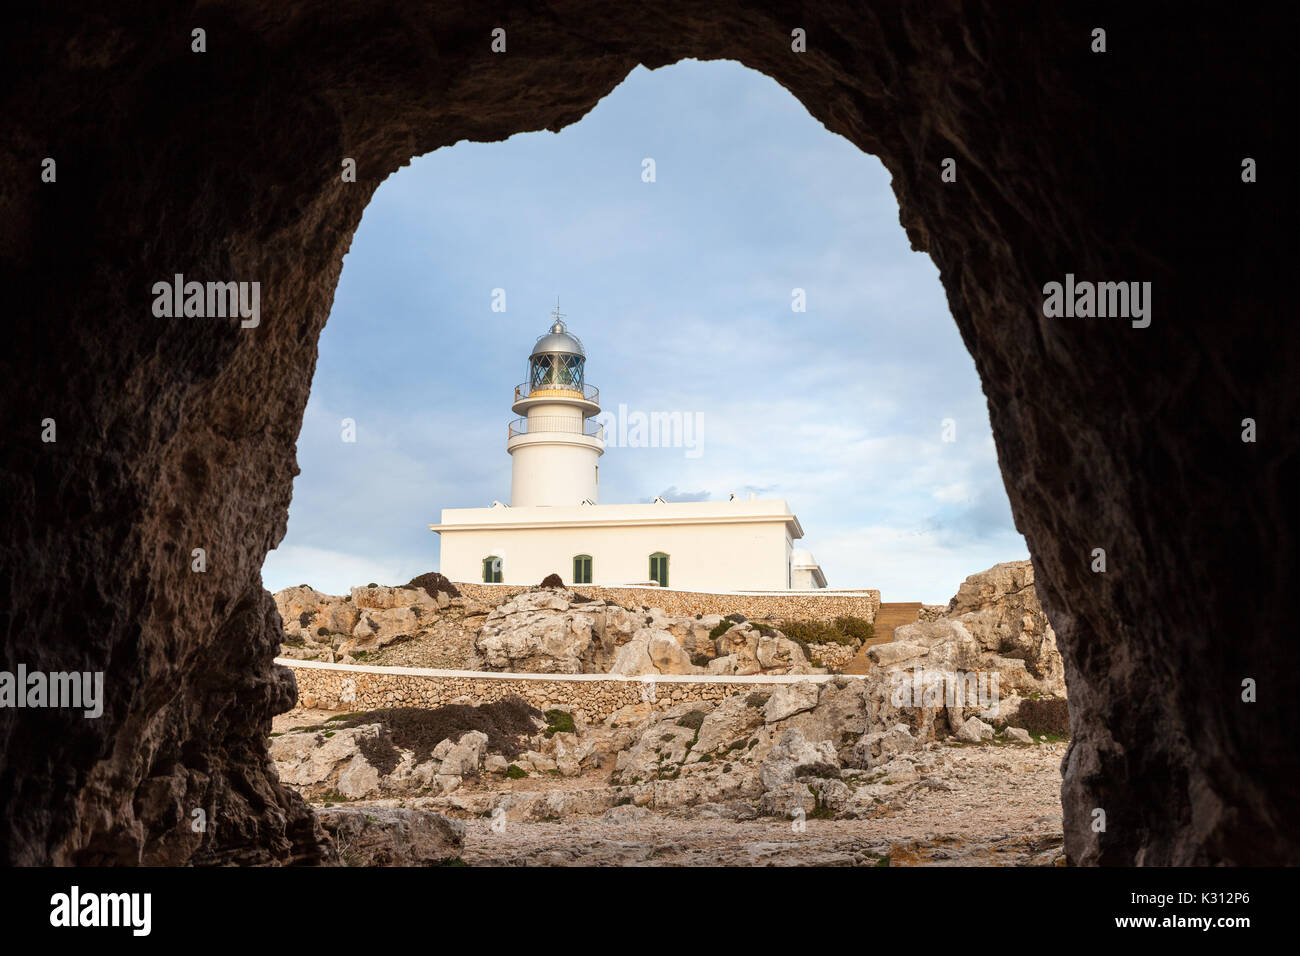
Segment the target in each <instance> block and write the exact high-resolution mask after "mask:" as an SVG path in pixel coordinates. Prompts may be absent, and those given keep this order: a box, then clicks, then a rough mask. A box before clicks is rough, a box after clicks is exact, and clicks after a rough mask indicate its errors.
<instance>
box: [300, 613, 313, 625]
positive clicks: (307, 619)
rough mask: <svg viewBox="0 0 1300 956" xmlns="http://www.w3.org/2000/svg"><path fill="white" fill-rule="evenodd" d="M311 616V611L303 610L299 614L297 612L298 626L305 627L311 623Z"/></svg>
mask: <svg viewBox="0 0 1300 956" xmlns="http://www.w3.org/2000/svg"><path fill="white" fill-rule="evenodd" d="M311 616H312V615H311V611H303V612H302V613H301V614H299V615H298V626H299V627H306V626H307V625H308V624H310V623H311Z"/></svg>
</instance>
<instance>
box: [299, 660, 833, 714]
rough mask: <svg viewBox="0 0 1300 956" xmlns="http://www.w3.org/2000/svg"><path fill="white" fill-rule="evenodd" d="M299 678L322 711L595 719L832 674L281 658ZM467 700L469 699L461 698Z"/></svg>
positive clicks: (305, 699) (303, 692)
mask: <svg viewBox="0 0 1300 956" xmlns="http://www.w3.org/2000/svg"><path fill="white" fill-rule="evenodd" d="M276 663H278V664H283V665H284V666H285V667H288V668H289V669H290V670H292V671H293V673H294V676H295V677H296V678H297V681H298V705H299V706H300V707H307V708H312V709H317V708H319V709H321V710H338V711H366V710H374V709H376V708H380V707H441V706H442V705H444V704H451V703H467V702H469V703H475V704H485V703H489V702H491V701H494V700H500V699H502V698H503V697H511V696H515V697H522V698H523V699H524V700H526V701H528V703H530V704H532V705H533V706H534V707H536V708H538V709H539V710H546V709H548V708H551V707H557V706H560V707H567V708H571V709H572V710H573V712H574V714H575V715H576V716H578V717H579V718H580V719H582V720H584V721H587V722H589V723H591V722H596V721H601V720H604V719H605V718H606V717H608V716H609V715H610V714H612V713H613V712H614V711H616V710H618V709H619V708H620V707H624V706H626V705H628V704H639V703H643V702H645V703H653V704H655V705H656V706H657V707H659V708H660V709H667V708H668V707H671V706H673V705H674V704H678V703H681V702H682V701H706V700H707V701H719V700H722V699H723V698H724V697H729V696H731V695H732V694H735V693H738V692H740V691H760V692H771V691H773V690H775V689H776V687H777V686H779V685H780V684H793V683H799V682H802V681H813V682H817V683H820V682H823V681H826V680H830V675H822V674H819V675H813V676H784V675H783V676H776V677H773V676H763V675H755V676H752V677H713V678H708V679H703V678H698V677H694V676H692V675H687V676H669V675H658V676H656V677H655V678H654V679H653V680H651V679H648V678H647V679H645V680H643V679H642V678H640V677H619V676H616V675H611V674H546V675H538V674H495V673H487V672H482V671H438V670H429V669H425V668H414V667H412V668H397V667H369V666H364V665H358V664H325V663H321V662H318V661H295V660H289V659H287V658H278V659H277V660H276ZM461 698H468V699H469V700H468V701H466V700H462V699H461Z"/></svg>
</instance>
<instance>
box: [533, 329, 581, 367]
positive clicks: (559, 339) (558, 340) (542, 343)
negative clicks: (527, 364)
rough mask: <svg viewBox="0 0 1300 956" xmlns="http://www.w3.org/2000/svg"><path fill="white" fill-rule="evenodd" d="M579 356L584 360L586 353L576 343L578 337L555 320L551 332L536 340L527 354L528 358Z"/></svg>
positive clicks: (578, 342) (577, 342)
mask: <svg viewBox="0 0 1300 956" xmlns="http://www.w3.org/2000/svg"><path fill="white" fill-rule="evenodd" d="M555 354H559V355H581V356H582V357H583V358H586V356H587V352H586V350H585V349H584V348H583V347H582V343H581V342H580V341H578V337H577V336H576V335H574V334H573V333H572V332H570V331H569V330H568V329H567V328H566V327H565V325H564V322H563V321H561V320H559V319H556V320H555V324H554V325H552V326H551V330H550V331H549V332H547V333H546V334H545V335H543V336H541V337H540V338H539V339H538V340H537V344H536V345H534V346H533V350H532V352H531V353H529V356H528V357H529V358H534V357H535V356H538V355H555Z"/></svg>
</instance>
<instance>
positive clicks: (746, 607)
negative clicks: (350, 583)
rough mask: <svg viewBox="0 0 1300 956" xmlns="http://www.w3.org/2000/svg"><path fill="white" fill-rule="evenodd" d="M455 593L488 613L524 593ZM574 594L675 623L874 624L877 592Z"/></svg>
mask: <svg viewBox="0 0 1300 956" xmlns="http://www.w3.org/2000/svg"><path fill="white" fill-rule="evenodd" d="M456 588H457V590H459V591H460V592H461V594H463V595H465V596H466V597H470V598H473V599H475V600H477V601H481V602H482V603H484V604H487V605H488V606H489V607H496V606H497V605H499V604H501V603H503V602H504V601H506V600H507V599H508V598H509V596H510V595H512V594H518V593H520V592H521V591H526V590H527V588H526V587H524V586H523V585H518V584H474V583H461V582H460V581H457V582H456ZM576 590H577V591H579V592H580V593H582V594H584V595H586V596H587V597H592V598H600V599H601V600H603V601H610V602H612V603H614V604H620V605H622V606H623V607H657V608H662V609H663V610H664V611H666V612H667V613H668V614H671V615H674V616H677V617H691V616H694V615H696V614H722V615H727V614H743V615H745V617H748V618H754V619H761V618H766V617H769V616H770V617H772V618H775V619H777V620H816V621H831V620H834V619H835V618H837V617H840V616H843V615H852V616H853V617H860V618H862V619H863V620H866V621H871V622H872V623H874V622H875V620H876V612H877V611H878V610H879V609H880V592H879V591H877V590H871V589H868V590H862V591H780V592H771V593H762V592H748V593H745V592H738V593H726V592H710V591H675V590H673V589H671V588H654V587H621V588H609V587H594V586H591V585H585V584H580V585H578V586H577V588H576Z"/></svg>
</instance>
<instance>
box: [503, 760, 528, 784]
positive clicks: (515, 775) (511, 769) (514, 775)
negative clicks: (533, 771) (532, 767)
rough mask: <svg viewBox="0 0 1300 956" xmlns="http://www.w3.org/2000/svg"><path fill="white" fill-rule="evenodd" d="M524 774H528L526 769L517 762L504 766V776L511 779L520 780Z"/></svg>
mask: <svg viewBox="0 0 1300 956" xmlns="http://www.w3.org/2000/svg"><path fill="white" fill-rule="evenodd" d="M526 776H528V771H527V770H525V769H524V768H523V767H521V766H519V764H517V763H512V764H511V765H510V766H508V767H506V777H508V778H509V779H511V780H522V779H523V778H524V777H526Z"/></svg>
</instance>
